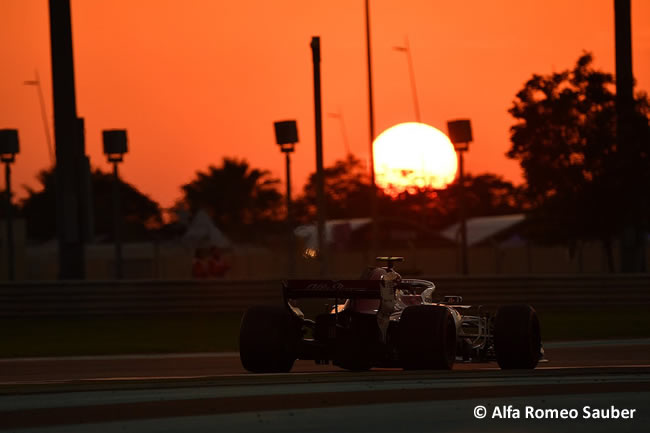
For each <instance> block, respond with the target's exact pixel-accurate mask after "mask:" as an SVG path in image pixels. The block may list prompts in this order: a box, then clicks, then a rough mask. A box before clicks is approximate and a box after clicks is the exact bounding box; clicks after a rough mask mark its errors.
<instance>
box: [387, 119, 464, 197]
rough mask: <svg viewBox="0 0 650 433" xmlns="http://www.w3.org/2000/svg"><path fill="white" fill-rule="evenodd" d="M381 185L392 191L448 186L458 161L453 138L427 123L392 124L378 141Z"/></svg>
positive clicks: (392, 192)
mask: <svg viewBox="0 0 650 433" xmlns="http://www.w3.org/2000/svg"><path fill="white" fill-rule="evenodd" d="M374 157H375V160H374V162H375V173H376V182H377V185H378V186H380V187H381V188H383V189H384V190H386V192H388V193H391V194H396V193H400V192H402V191H405V190H412V189H415V188H425V187H432V188H444V187H446V186H447V185H448V184H449V183H451V182H452V181H453V180H454V177H455V176H456V170H457V167H458V162H457V160H456V152H455V150H454V146H453V144H451V141H449V138H448V137H447V136H446V135H445V134H444V133H442V132H441V131H439V130H438V129H436V128H434V127H432V126H429V125H426V124H424V123H416V122H408V123H400V124H399V125H395V126H392V127H390V128H388V129H387V130H385V131H384V132H382V133H381V134H379V136H378V137H377V138H376V139H375V142H374Z"/></svg>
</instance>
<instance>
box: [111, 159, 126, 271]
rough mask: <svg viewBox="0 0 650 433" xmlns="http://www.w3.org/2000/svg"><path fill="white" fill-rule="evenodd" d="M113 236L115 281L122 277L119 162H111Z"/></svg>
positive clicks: (115, 160)
mask: <svg viewBox="0 0 650 433" xmlns="http://www.w3.org/2000/svg"><path fill="white" fill-rule="evenodd" d="M112 162H113V230H114V231H113V236H114V237H115V279H117V280H120V279H122V277H123V275H124V274H123V272H122V230H121V229H122V227H121V225H122V220H121V218H120V215H121V214H122V212H121V209H120V174H119V172H118V168H117V166H118V164H119V162H120V161H119V160H117V159H114V160H113V161H112Z"/></svg>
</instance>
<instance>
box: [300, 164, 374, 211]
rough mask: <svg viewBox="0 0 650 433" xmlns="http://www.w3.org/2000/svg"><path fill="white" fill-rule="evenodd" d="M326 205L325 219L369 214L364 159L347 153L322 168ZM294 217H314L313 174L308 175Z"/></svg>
mask: <svg viewBox="0 0 650 433" xmlns="http://www.w3.org/2000/svg"><path fill="white" fill-rule="evenodd" d="M323 176H324V184H325V208H326V209H327V218H328V219H337V218H359V217H367V216H369V215H370V210H369V207H368V200H369V197H370V176H369V174H368V170H367V168H366V167H365V165H364V164H363V162H362V161H361V160H360V159H358V158H357V157H355V156H354V155H352V154H350V153H348V154H347V156H346V157H345V158H344V159H341V160H338V161H336V162H335V163H334V165H332V166H330V167H325V168H324V169H323ZM294 209H295V217H296V220H297V221H301V222H303V223H307V222H313V221H314V220H315V219H316V173H312V174H311V175H310V176H309V180H308V181H307V184H305V187H304V188H303V194H302V196H301V197H300V198H298V200H296V203H295V206H294Z"/></svg>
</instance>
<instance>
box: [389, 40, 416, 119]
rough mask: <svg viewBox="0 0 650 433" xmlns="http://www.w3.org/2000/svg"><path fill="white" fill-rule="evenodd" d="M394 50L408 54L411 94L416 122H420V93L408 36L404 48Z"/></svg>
mask: <svg viewBox="0 0 650 433" xmlns="http://www.w3.org/2000/svg"><path fill="white" fill-rule="evenodd" d="M393 49H394V50H396V51H401V52H403V53H406V59H407V61H408V65H409V75H410V77H411V92H412V93H413V107H414V108H415V120H416V121H418V122H420V121H421V119H420V103H419V101H418V91H417V87H415V70H414V68H413V57H412V55H411V46H410V44H409V38H408V36H407V37H406V38H404V46H403V47H393Z"/></svg>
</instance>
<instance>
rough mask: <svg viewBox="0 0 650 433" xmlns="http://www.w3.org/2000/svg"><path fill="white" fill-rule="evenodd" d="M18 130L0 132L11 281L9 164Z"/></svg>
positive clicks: (16, 146) (11, 231)
mask: <svg viewBox="0 0 650 433" xmlns="http://www.w3.org/2000/svg"><path fill="white" fill-rule="evenodd" d="M19 150H20V149H19V145H18V130H16V129H1V130H0V159H2V162H4V163H5V195H6V198H7V202H6V206H7V211H6V212H7V279H8V280H9V281H13V280H14V278H15V275H14V271H15V258H14V230H13V215H12V210H13V209H12V208H11V163H12V162H14V161H15V160H16V154H17V153H18V151H19Z"/></svg>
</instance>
